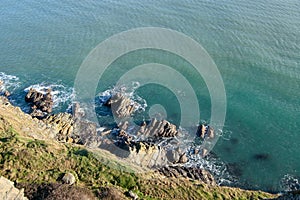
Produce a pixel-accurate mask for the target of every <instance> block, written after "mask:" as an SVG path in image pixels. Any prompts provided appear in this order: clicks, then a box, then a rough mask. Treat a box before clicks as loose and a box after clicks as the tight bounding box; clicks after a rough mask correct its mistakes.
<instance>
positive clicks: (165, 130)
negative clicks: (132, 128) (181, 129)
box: [137, 118, 178, 137]
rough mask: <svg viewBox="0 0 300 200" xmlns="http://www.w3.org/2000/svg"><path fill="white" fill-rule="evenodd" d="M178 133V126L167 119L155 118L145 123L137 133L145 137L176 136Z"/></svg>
mask: <svg viewBox="0 0 300 200" xmlns="http://www.w3.org/2000/svg"><path fill="white" fill-rule="evenodd" d="M177 134H178V131H177V127H176V125H174V124H171V123H170V122H168V121H167V120H162V121H160V120H157V119H155V118H153V119H152V120H151V122H150V123H149V124H148V125H147V124H146V123H143V124H142V126H141V127H140V129H139V130H138V132H137V135H138V136H140V135H142V136H143V137H174V136H176V135H177Z"/></svg>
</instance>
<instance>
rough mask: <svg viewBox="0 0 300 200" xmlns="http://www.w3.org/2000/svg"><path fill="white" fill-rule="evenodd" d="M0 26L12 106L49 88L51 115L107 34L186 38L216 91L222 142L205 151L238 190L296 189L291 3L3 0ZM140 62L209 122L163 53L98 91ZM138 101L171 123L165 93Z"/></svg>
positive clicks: (299, 18)
mask: <svg viewBox="0 0 300 200" xmlns="http://www.w3.org/2000/svg"><path fill="white" fill-rule="evenodd" d="M0 20H1V21H0V52H1V53H0V71H1V72H4V73H5V74H1V77H5V78H6V79H7V82H9V83H10V84H8V85H7V87H9V89H10V90H12V91H13V92H14V93H13V95H12V99H13V100H14V101H15V103H16V104H18V105H22V101H23V100H22V98H23V96H22V95H24V94H23V93H22V92H23V90H24V89H25V88H27V87H29V86H31V85H35V84H38V85H37V86H41V85H52V86H53V87H55V88H56V89H57V108H56V110H57V111H59V110H65V109H66V108H67V107H68V103H70V101H71V98H68V96H69V95H70V94H71V93H72V87H73V83H74V79H75V77H76V73H77V71H78V69H79V67H80V65H81V63H82V61H83V60H84V58H85V57H86V56H87V55H88V53H89V52H90V51H91V50H92V49H93V48H94V47H95V46H96V45H97V44H99V43H100V42H101V41H103V40H105V39H106V38H108V37H110V36H111V35H113V34H116V33H119V32H121V31H125V30H128V29H132V28H138V27H148V26H155V27H164V28H170V29H173V30H177V31H179V32H182V33H184V34H186V35H188V36H190V37H192V38H193V39H195V40H196V41H198V42H199V43H201V44H202V46H203V47H204V48H205V49H206V50H207V52H208V53H209V54H210V55H211V57H212V58H213V59H214V61H215V63H216V65H217V66H218V68H219V70H220V73H221V75H222V77H223V80H224V84H225V88H226V95H227V116H226V123H225V128H224V136H223V137H222V138H220V139H219V141H218V143H217V145H216V146H215V148H214V152H215V153H216V154H217V155H218V157H219V158H220V159H221V160H222V161H224V162H225V163H227V164H228V166H231V170H232V171H234V173H235V174H237V175H238V177H239V182H240V184H242V185H243V186H244V187H247V188H252V189H264V190H269V191H279V190H283V189H287V188H286V187H285V186H284V183H286V182H290V183H293V182H294V183H295V184H290V187H291V186H293V185H294V186H296V185H297V178H299V177H300V148H299V147H300V144H299V141H300V135H299V131H300V100H299V98H300V2H299V1H298V0H288V1H283V0H274V1H269V2H266V1H263V0H254V1H251V2H249V1H244V0H235V1H233V0H217V1H208V0H207V1H192V0H191V1H187V0H182V1H181V0H173V1H157V0H155V1H148V2H137V1H133V0H125V1H121V2H119V1H96V0H88V1H64V2H62V1H57V0H53V1H44V2H40V1H34V0H24V1H22V2H20V1H15V0H12V1H2V2H1V3H0ZM147 62H159V63H162V64H166V65H169V66H174V67H175V68H178V69H181V70H182V73H184V74H185V75H186V76H188V80H189V81H190V82H191V83H192V84H193V85H194V89H195V91H196V92H197V96H198V98H199V105H200V108H201V118H202V119H205V120H206V119H209V116H210V97H209V93H208V90H207V88H206V87H205V84H204V82H203V81H202V80H201V79H199V78H198V77H194V76H193V73H192V72H190V71H188V70H186V69H187V68H188V63H186V62H185V61H184V60H182V59H179V58H177V57H174V55H171V54H168V53H167V52H160V51H151V50H145V51H141V52H133V53H132V54H130V55H126V56H124V57H122V58H120V59H119V60H117V61H116V62H115V63H113V65H112V66H111V68H110V69H109V70H110V71H108V72H107V73H106V75H105V76H104V79H103V80H102V82H101V83H99V92H100V91H103V90H105V89H107V88H110V87H112V86H113V84H114V83H115V82H116V81H117V80H118V77H120V76H121V75H122V74H123V73H124V72H126V70H128V69H130V67H132V66H136V65H138V64H143V63H147ZM111 72H113V73H111ZM6 75H14V76H16V77H17V78H14V77H10V76H6ZM195 85H196V86H195ZM153 91H155V93H154V92H153ZM139 92H140V95H141V96H142V97H143V98H144V99H146V100H147V103H148V105H151V104H155V103H161V104H162V105H167V111H168V116H170V120H171V121H172V120H173V121H174V122H176V120H177V118H178V116H177V115H176V114H178V111H177V107H178V104H177V102H176V101H173V99H174V98H173V96H172V94H170V93H169V91H164V89H163V88H160V87H157V88H155V86H149V87H148V88H147V87H145V88H144V89H143V88H141V89H140V91H139ZM160 92H161V94H160ZM162 96H163V97H164V98H161V97H162ZM287 180H289V181H287Z"/></svg>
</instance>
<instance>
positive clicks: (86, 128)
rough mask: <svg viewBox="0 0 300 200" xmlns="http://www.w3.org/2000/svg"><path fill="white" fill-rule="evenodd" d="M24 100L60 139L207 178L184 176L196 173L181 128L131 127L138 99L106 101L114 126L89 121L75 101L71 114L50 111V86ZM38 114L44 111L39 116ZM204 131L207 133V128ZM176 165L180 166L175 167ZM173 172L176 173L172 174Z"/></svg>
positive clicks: (158, 123) (160, 124)
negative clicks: (182, 144)
mask: <svg viewBox="0 0 300 200" xmlns="http://www.w3.org/2000/svg"><path fill="white" fill-rule="evenodd" d="M25 100H26V102H28V103H29V104H30V105H31V107H32V113H31V116H32V117H34V118H38V119H41V120H38V123H39V124H40V126H41V127H44V130H45V131H46V132H49V133H50V135H51V137H52V138H55V139H56V140H57V141H59V142H64V143H75V144H81V145H85V146H87V147H89V148H102V149H106V150H108V151H110V152H111V153H113V154H115V155H117V156H119V157H122V158H126V159H127V160H128V161H130V162H132V163H134V164H136V165H139V166H142V167H148V168H155V169H160V168H162V171H161V173H162V174H164V175H171V176H174V177H177V176H179V175H180V174H181V176H182V177H185V178H194V179H199V180H202V179H203V180H204V178H205V177H206V176H202V178H199V177H198V176H196V175H189V176H188V175H186V176H185V174H193V173H192V171H191V170H192V169H187V168H184V163H187V162H188V161H189V158H188V156H187V154H186V149H182V148H180V147H178V140H177V139H176V137H177V136H178V134H179V131H178V129H177V127H176V125H174V124H172V123H170V122H168V121H167V120H157V119H155V118H153V119H151V120H150V121H148V122H142V124H141V126H137V127H135V128H134V129H132V128H131V127H130V121H127V119H129V118H130V117H131V116H132V114H133V113H134V111H135V102H133V101H132V100H131V99H129V98H128V97H126V96H124V95H122V94H120V93H116V94H114V95H112V96H111V98H110V99H108V101H107V102H106V103H105V106H108V107H110V108H111V109H112V113H113V114H114V115H116V118H118V119H119V123H118V127H117V128H113V129H99V128H98V127H97V124H96V123H93V122H90V121H86V120H85V119H84V115H85V113H84V112H83V110H82V109H81V108H80V105H79V104H78V103H76V102H75V103H74V104H73V106H72V113H71V114H69V113H58V114H51V112H52V107H53V97H52V95H51V90H50V89H49V90H47V91H46V92H45V93H41V92H38V91H36V90H34V89H30V90H29V91H28V94H27V95H26V97H25ZM3 101H5V100H3ZM37 113H39V114H41V113H42V114H41V115H37ZM200 130H201V129H200ZM202 131H203V130H202ZM205 133H206V134H205V135H207V131H206V132H205ZM50 135H49V136H50ZM174 165H177V167H176V168H172V166H174ZM166 166H168V167H166ZM163 167H166V168H163ZM181 168H182V169H181ZM174 169H178V170H179V169H181V171H180V170H179V171H178V173H173V172H174ZM193 170H194V169H193ZM167 171H170V173H167ZM171 171H173V172H172V173H171ZM181 172H182V173H181ZM199 173H200V171H199ZM201 173H202V171H201ZM206 178H208V179H207V180H206V182H212V181H211V177H206ZM203 180H202V181H203ZM204 182H205V181H204Z"/></svg>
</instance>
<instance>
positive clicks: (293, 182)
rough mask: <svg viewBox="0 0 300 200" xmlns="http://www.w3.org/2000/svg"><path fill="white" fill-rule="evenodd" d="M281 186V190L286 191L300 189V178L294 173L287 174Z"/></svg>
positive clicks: (281, 181)
mask: <svg viewBox="0 0 300 200" xmlns="http://www.w3.org/2000/svg"><path fill="white" fill-rule="evenodd" d="M280 187H281V190H282V191H285V192H288V191H294V190H299V189H300V182H299V179H298V178H296V177H294V176H293V175H291V174H286V175H284V177H283V178H282V179H281V180H280Z"/></svg>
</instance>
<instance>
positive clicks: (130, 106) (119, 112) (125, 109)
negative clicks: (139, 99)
mask: <svg viewBox="0 0 300 200" xmlns="http://www.w3.org/2000/svg"><path fill="white" fill-rule="evenodd" d="M105 105H106V106H109V107H111V110H112V112H113V115H114V116H115V117H117V118H124V117H129V116H130V115H131V114H132V113H133V112H134V109H135V102H133V101H132V100H131V99H129V98H127V97H126V96H124V95H122V94H121V93H116V94H114V95H113V96H112V97H111V98H110V99H109V100H108V101H107V102H106V104H105Z"/></svg>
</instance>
